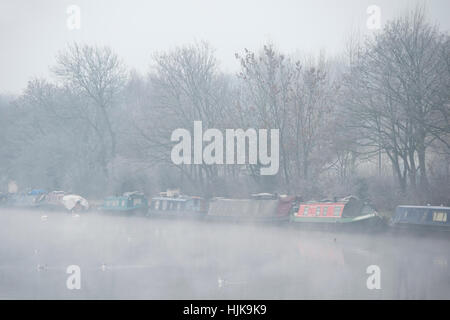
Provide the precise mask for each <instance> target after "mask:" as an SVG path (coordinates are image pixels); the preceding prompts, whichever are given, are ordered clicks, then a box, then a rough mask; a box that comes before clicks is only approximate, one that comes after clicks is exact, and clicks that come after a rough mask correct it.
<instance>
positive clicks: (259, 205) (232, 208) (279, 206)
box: [207, 193, 295, 223]
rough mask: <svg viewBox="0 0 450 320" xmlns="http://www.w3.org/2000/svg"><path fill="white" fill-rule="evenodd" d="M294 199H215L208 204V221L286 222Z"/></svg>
mask: <svg viewBox="0 0 450 320" xmlns="http://www.w3.org/2000/svg"><path fill="white" fill-rule="evenodd" d="M294 199H295V197H288V196H280V197H279V196H277V195H272V194H266V193H264V194H254V195H252V198H251V199H225V198H216V199H213V200H211V202H210V204H209V209H208V214H207V217H208V219H209V220H220V221H229V222H252V223H253V222H255V223H259V222H263V223H265V222H287V221H288V220H289V212H290V211H291V207H292V205H293V201H294Z"/></svg>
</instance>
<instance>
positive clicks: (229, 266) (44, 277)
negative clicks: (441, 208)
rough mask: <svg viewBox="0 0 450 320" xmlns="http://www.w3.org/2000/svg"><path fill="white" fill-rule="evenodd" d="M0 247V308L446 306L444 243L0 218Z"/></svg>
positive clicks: (98, 218) (116, 219) (49, 217)
mask: <svg viewBox="0 0 450 320" xmlns="http://www.w3.org/2000/svg"><path fill="white" fill-rule="evenodd" d="M43 216H44V217H43ZM0 241H1V243H2V245H1V246H0V298H2V299H396V298H405V299H449V298H450V272H449V266H448V262H449V258H450V251H449V250H448V248H449V243H450V242H449V239H448V237H447V238H445V237H441V238H436V237H433V238H430V237H429V236H428V237H426V236H420V235H418V236H412V235H408V234H402V235H394V234H392V233H390V232H383V233H377V234H363V233H343V232H331V231H330V232H319V231H307V230H303V229H298V228H295V227H292V226H286V225H284V226H273V225H249V224H246V225H241V224H227V223H216V222H206V221H193V220H192V221H186V220H175V219H173V220H163V219H150V218H144V217H123V216H111V215H102V214H97V213H87V214H82V215H79V216H72V215H70V214H67V213H63V212H42V211H25V210H5V209H1V210H0ZM69 265H78V266H79V267H80V268H81V289H80V290H69V289H67V287H66V280H67V278H68V277H69V274H67V273H66V269H67V267H68V266H69ZM370 265H378V266H379V267H380V270H381V289H379V290H369V289H367V286H366V281H367V278H368V277H369V276H370V274H367V273H366V269H367V267H368V266H370Z"/></svg>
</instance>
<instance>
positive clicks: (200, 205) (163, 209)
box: [148, 195, 207, 218]
mask: <svg viewBox="0 0 450 320" xmlns="http://www.w3.org/2000/svg"><path fill="white" fill-rule="evenodd" d="M206 211H207V202H206V201H205V199H203V198H201V197H195V196H186V195H179V196H175V197H169V196H161V197H154V198H152V200H151V203H150V207H149V210H148V216H151V217H162V218H170V217H173V218H203V217H204V216H205V215H206Z"/></svg>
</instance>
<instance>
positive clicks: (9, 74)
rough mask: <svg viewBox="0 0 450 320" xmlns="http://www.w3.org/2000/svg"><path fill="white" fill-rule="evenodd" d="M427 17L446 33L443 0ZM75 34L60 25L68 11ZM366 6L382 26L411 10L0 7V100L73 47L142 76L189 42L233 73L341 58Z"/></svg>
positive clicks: (135, 3)
mask: <svg viewBox="0 0 450 320" xmlns="http://www.w3.org/2000/svg"><path fill="white" fill-rule="evenodd" d="M423 2H425V3H427V6H428V11H429V17H430V19H431V20H432V21H433V22H437V23H439V24H440V26H441V29H442V30H449V29H450V19H448V13H449V9H450V1H449V0H428V1H422V3H423ZM71 4H75V5H78V6H79V7H80V9H81V29H80V30H69V29H68V28H67V26H66V21H67V18H68V14H67V13H66V9H67V7H68V6H69V5H71ZM369 5H377V6H379V7H380V8H381V22H382V23H383V22H384V21H386V20H387V19H390V18H392V17H393V16H396V15H398V14H401V13H403V12H404V11H405V10H406V9H407V8H408V7H412V6H413V5H414V3H413V1H408V0H397V1H392V0H391V1H389V0H369V1H367V0H259V1H258V0H164V1H162V0H159V1H153V0H151V1H144V0H127V1H125V0H90V1H89V0H85V1H83V0H41V1H32V0H28V1H24V0H0V45H1V47H0V48H1V49H0V71H1V73H0V93H20V91H21V90H22V89H23V88H24V87H25V86H26V83H27V81H28V80H29V79H30V78H31V77H48V76H49V72H48V67H49V66H50V65H52V64H53V63H54V57H55V54H56V53H57V52H58V51H59V50H61V49H64V48H65V46H66V44H68V43H71V42H74V41H77V42H82V43H89V44H101V45H109V46H111V47H112V48H113V49H114V50H115V51H116V52H117V53H118V54H119V55H120V56H121V57H122V58H123V59H124V61H125V62H126V64H127V65H128V66H129V67H133V68H136V69H137V70H139V71H140V72H146V71H147V70H148V67H149V65H150V56H151V53H152V52H154V51H159V50H167V49H170V48H173V47H174V46H176V45H180V44H184V43H189V42H192V41H195V40H206V41H208V42H210V43H211V45H212V46H213V47H214V48H215V49H216V54H217V57H218V59H219V60H220V61H221V66H222V69H223V70H225V71H228V72H234V71H236V70H237V68H238V63H237V61H236V59H235V58H234V53H235V52H241V51H242V50H243V48H249V49H252V50H256V49H258V48H259V47H260V46H261V45H262V44H263V43H264V42H267V41H270V42H272V43H274V44H275V45H276V46H277V47H278V48H279V49H280V50H283V51H284V52H286V53H293V52H296V51H300V52H304V53H317V52H318V51H319V50H324V51H325V52H326V53H327V54H331V55H333V54H336V53H339V52H340V51H341V50H342V49H343V47H344V43H345V40H346V38H347V37H348V36H349V34H350V33H352V32H354V31H356V30H360V32H364V33H365V32H371V31H370V30H368V29H367V28H366V21H367V18H368V14H367V13H366V10H367V7H368V6H369Z"/></svg>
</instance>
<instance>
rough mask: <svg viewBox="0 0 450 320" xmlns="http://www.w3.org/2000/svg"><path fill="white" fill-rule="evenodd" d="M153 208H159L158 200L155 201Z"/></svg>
mask: <svg viewBox="0 0 450 320" xmlns="http://www.w3.org/2000/svg"><path fill="white" fill-rule="evenodd" d="M154 206H155V210H159V200H156V201H155V205H154Z"/></svg>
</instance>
